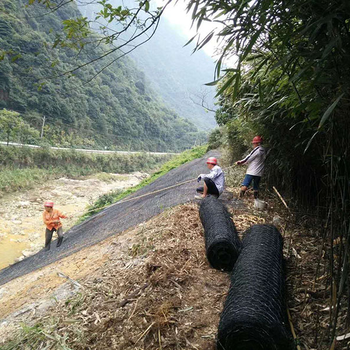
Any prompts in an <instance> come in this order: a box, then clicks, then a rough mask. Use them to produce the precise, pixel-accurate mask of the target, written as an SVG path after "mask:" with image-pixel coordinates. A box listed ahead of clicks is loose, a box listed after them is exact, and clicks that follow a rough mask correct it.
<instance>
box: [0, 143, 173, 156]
mask: <svg viewBox="0 0 350 350" xmlns="http://www.w3.org/2000/svg"><path fill="white" fill-rule="evenodd" d="M0 145H5V146H7V142H3V141H0ZM8 145H9V146H14V147H28V148H42V146H38V145H29V144H22V143H16V142H9V143H8ZM49 149H54V150H62V151H72V150H74V151H77V152H85V153H99V154H114V153H116V154H144V153H146V154H150V155H155V156H166V155H177V154H179V153H172V152H142V151H138V152H137V151H107V150H98V149H83V148H65V147H49Z"/></svg>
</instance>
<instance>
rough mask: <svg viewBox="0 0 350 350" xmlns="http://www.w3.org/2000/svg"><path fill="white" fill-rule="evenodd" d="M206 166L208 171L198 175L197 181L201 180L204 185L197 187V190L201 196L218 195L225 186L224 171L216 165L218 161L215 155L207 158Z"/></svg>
mask: <svg viewBox="0 0 350 350" xmlns="http://www.w3.org/2000/svg"><path fill="white" fill-rule="evenodd" d="M207 167H208V168H209V169H210V173H209V174H200V175H199V176H198V179H197V180H198V182H199V181H201V180H203V182H204V186H203V187H199V188H197V192H198V193H202V197H203V198H204V197H206V196H207V195H213V196H216V197H219V196H220V194H221V193H222V192H223V190H224V186H225V176H224V173H223V171H222V169H221V168H220V167H219V166H218V161H217V159H216V158H215V157H209V158H208V159H207Z"/></svg>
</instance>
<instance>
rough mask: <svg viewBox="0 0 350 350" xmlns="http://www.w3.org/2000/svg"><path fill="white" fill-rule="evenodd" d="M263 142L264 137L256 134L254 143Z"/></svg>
mask: <svg viewBox="0 0 350 350" xmlns="http://www.w3.org/2000/svg"><path fill="white" fill-rule="evenodd" d="M261 142H263V139H262V137H261V136H255V137H254V138H253V141H252V143H261Z"/></svg>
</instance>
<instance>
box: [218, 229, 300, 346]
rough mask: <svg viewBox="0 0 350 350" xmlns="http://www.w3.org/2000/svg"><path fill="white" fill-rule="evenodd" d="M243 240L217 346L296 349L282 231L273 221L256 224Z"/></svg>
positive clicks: (221, 320) (234, 269)
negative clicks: (287, 288)
mask: <svg viewBox="0 0 350 350" xmlns="http://www.w3.org/2000/svg"><path fill="white" fill-rule="evenodd" d="M242 243H243V247H242V250H241V253H240V255H239V257H238V260H237V262H236V264H235V266H234V268H233V271H232V273H231V286H230V290H229V293H228V296H227V298H226V301H225V305H224V309H223V312H222V314H221V319H220V324H219V331H218V340H217V346H218V349H220V350H233V349H234V350H289V349H293V348H294V344H293V339H292V336H291V334H290V329H289V326H288V318H287V310H286V302H285V276H284V271H283V251H282V246H283V242H282V237H281V234H280V233H279V231H278V230H277V228H276V227H274V226H272V225H254V226H252V227H251V228H250V229H248V230H247V231H246V233H245V236H244V239H243V242H242Z"/></svg>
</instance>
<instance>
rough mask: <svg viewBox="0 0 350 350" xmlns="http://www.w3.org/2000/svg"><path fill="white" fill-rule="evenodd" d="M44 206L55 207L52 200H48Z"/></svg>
mask: <svg viewBox="0 0 350 350" xmlns="http://www.w3.org/2000/svg"><path fill="white" fill-rule="evenodd" d="M44 207H51V208H52V207H53V202H51V201H46V202H45V203H44Z"/></svg>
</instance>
